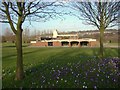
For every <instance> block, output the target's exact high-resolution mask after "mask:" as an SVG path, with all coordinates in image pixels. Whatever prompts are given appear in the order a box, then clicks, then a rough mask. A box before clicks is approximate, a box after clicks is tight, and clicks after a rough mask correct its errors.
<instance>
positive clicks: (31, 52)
mask: <svg viewBox="0 0 120 90" xmlns="http://www.w3.org/2000/svg"><path fill="white" fill-rule="evenodd" d="M98 51H99V48H78V47H74V48H69V47H27V46H26V47H23V57H24V71H25V79H24V80H22V81H15V80H14V77H15V67H16V66H15V65H16V48H15V46H14V44H3V48H2V74H3V77H2V78H3V81H2V85H3V88H15V87H24V88H51V87H57V88H66V87H69V88H86V87H87V88H93V87H94V88H95V87H100V88H106V87H109V88H117V87H118V81H117V79H118V76H117V75H116V74H117V71H116V70H117V69H116V68H113V66H112V65H111V62H110V61H111V60H112V59H111V58H113V57H118V48H106V49H105V53H104V54H105V58H107V59H104V62H106V61H107V60H108V62H107V63H104V62H103V61H101V60H99V59H98ZM117 59H118V58H115V60H117ZM113 82H114V83H113Z"/></svg>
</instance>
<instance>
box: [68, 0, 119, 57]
mask: <svg viewBox="0 0 120 90" xmlns="http://www.w3.org/2000/svg"><path fill="white" fill-rule="evenodd" d="M71 6H72V8H73V9H74V10H77V11H78V12H79V13H80V14H79V15H76V16H77V17H78V18H79V19H81V20H85V22H86V23H87V24H89V25H94V26H96V27H97V28H98V30H99V31H100V57H101V58H102V57H103V55H104V49H103V39H104V31H105V30H106V28H108V27H113V26H115V25H117V20H118V13H119V7H120V1H119V2H118V1H116V0H112V1H106V2H105V1H104V2H102V0H98V1H97V2H92V1H89V0H87V1H85V2H72V4H71ZM71 6H70V7H71Z"/></svg>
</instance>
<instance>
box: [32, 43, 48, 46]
mask: <svg viewBox="0 0 120 90" xmlns="http://www.w3.org/2000/svg"><path fill="white" fill-rule="evenodd" d="M31 44H32V46H48V43H47V42H36V43H31Z"/></svg>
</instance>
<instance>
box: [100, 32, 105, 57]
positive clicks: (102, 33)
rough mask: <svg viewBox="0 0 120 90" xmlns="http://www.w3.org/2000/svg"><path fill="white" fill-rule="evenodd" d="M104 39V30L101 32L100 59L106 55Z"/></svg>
mask: <svg viewBox="0 0 120 90" xmlns="http://www.w3.org/2000/svg"><path fill="white" fill-rule="evenodd" d="M103 38H104V30H100V58H103V55H104V54H103V53H104V47H103Z"/></svg>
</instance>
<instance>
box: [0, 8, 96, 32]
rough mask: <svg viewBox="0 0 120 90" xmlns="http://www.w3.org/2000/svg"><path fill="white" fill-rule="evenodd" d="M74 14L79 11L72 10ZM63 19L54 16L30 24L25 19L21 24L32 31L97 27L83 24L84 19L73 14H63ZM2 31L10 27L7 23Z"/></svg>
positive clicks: (94, 28) (91, 28) (77, 13)
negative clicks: (44, 20) (53, 17)
mask: <svg viewBox="0 0 120 90" xmlns="http://www.w3.org/2000/svg"><path fill="white" fill-rule="evenodd" d="M58 10H61V8H58ZM68 10H70V11H73V10H72V9H68V8H67V9H64V11H66V12H67V11H68ZM73 12H74V14H76V15H79V12H77V11H73ZM63 18H64V19H60V18H56V19H50V20H49V21H46V22H34V21H31V25H30V23H29V22H28V21H25V23H24V24H23V29H25V28H28V29H30V31H31V32H34V30H39V31H43V30H52V31H53V30H55V29H57V30H58V31H60V32H63V31H65V32H67V31H83V30H96V29H97V28H96V27H95V26H91V25H85V24H84V21H82V20H80V19H78V18H77V17H75V16H71V15H64V16H63ZM1 26H2V33H3V34H4V30H5V29H6V28H10V26H9V24H2V25H1Z"/></svg>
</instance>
